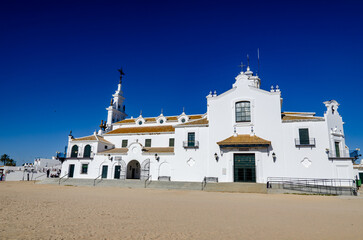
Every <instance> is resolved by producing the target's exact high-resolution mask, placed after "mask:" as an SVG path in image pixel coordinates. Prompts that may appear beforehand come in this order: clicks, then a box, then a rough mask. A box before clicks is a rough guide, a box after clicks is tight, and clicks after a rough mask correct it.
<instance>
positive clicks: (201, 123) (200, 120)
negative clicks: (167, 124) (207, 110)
mask: <svg viewBox="0 0 363 240" xmlns="http://www.w3.org/2000/svg"><path fill="white" fill-rule="evenodd" d="M208 123H209V121H208V119H207V118H203V119H199V120H194V121H190V122H186V123H183V124H179V125H178V126H193V125H208Z"/></svg>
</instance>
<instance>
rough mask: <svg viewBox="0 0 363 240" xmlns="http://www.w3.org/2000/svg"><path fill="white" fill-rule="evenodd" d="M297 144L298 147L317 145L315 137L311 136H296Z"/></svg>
mask: <svg viewBox="0 0 363 240" xmlns="http://www.w3.org/2000/svg"><path fill="white" fill-rule="evenodd" d="M295 146H297V147H304V146H307V147H314V146H315V138H309V139H301V138H295Z"/></svg>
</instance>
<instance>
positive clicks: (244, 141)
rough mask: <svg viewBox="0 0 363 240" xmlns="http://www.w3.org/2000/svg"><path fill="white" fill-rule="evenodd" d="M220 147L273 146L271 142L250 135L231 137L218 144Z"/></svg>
mask: <svg viewBox="0 0 363 240" xmlns="http://www.w3.org/2000/svg"><path fill="white" fill-rule="evenodd" d="M217 144H218V145H220V146H225V147H227V146H231V147H232V146H242V147H243V146H268V145H271V142H270V141H267V140H265V139H262V138H260V137H257V136H251V135H249V134H241V135H237V136H231V137H229V138H227V139H224V140H223V141H220V142H217Z"/></svg>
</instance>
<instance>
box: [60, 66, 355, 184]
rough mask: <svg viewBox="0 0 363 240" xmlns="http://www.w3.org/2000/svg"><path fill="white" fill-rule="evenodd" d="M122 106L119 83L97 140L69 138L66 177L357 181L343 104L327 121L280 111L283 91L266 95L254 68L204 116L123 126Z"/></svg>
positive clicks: (214, 99) (211, 100)
mask: <svg viewBox="0 0 363 240" xmlns="http://www.w3.org/2000/svg"><path fill="white" fill-rule="evenodd" d="M123 100H124V98H123V96H122V91H121V81H120V83H119V85H118V89H117V91H116V93H115V94H114V95H113V100H112V101H111V105H110V107H108V108H107V111H108V120H107V124H105V125H104V126H102V125H101V126H100V127H101V130H100V131H99V132H98V133H96V132H95V133H94V134H93V135H91V136H87V137H83V138H76V139H75V138H73V136H71V135H70V137H69V141H68V153H67V158H66V160H65V161H64V162H63V165H62V176H66V175H67V176H68V177H73V178H87V179H95V178H97V177H102V178H107V179H115V178H116V179H125V178H135V179H148V178H150V179H152V180H171V181H193V182H201V181H203V179H204V178H205V177H210V178H211V179H215V180H217V179H218V181H219V182H234V181H238V182H239V181H247V182H259V183H265V182H267V180H268V178H269V177H294V178H328V179H337V178H339V179H354V173H353V164H352V159H351V158H349V149H348V147H347V146H346V144H345V135H344V129H343V121H342V117H341V116H340V115H339V113H338V106H339V104H338V103H337V102H336V101H334V100H331V101H327V102H324V104H325V106H326V107H327V111H326V112H325V114H324V116H323V117H316V116H315V113H309V112H304V113H301V112H281V105H282V98H281V91H280V90H279V88H278V86H277V87H276V88H275V89H274V88H271V90H269V91H265V90H262V89H260V79H259V78H258V76H254V75H253V72H252V71H250V69H249V67H248V68H247V71H246V72H241V73H240V74H239V75H238V76H237V77H236V78H235V82H234V83H233V85H232V88H231V89H230V90H228V91H227V92H224V93H222V94H220V95H217V94H216V93H214V94H212V93H210V94H209V95H208V96H207V112H206V113H205V114H200V115H186V114H185V113H184V112H183V113H182V114H180V115H179V116H164V115H163V114H160V115H159V116H157V117H152V118H144V117H143V116H142V115H141V114H140V116H139V117H138V118H134V119H133V118H131V119H125V117H126V116H127V115H126V113H125V111H124V107H123V105H122V104H123ZM106 126H107V127H106ZM102 127H103V128H102Z"/></svg>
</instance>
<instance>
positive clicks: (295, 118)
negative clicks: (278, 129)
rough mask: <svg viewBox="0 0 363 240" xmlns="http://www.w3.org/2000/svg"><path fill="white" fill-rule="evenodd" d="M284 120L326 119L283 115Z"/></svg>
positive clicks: (322, 119)
mask: <svg viewBox="0 0 363 240" xmlns="http://www.w3.org/2000/svg"><path fill="white" fill-rule="evenodd" d="M282 121H324V118H323V117H310V116H309V117H307V116H296V115H294V116H292V115H282Z"/></svg>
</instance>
